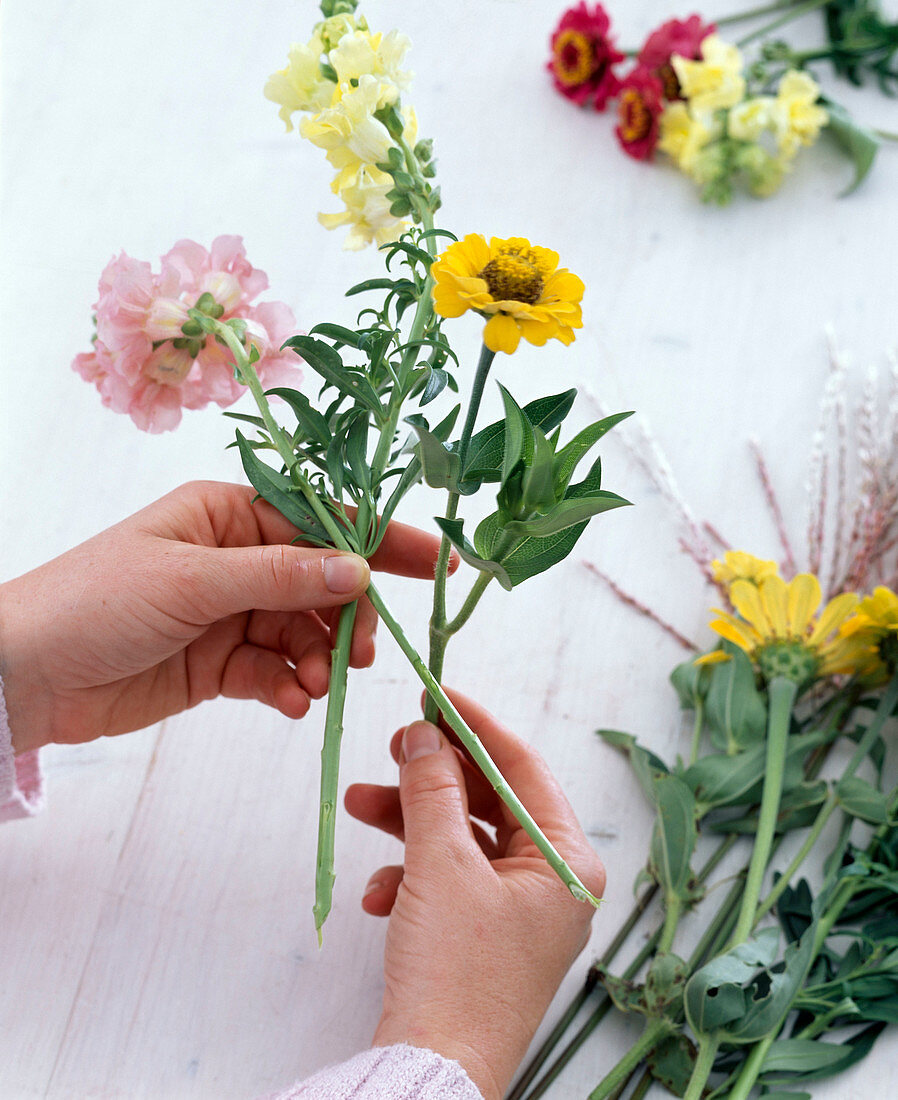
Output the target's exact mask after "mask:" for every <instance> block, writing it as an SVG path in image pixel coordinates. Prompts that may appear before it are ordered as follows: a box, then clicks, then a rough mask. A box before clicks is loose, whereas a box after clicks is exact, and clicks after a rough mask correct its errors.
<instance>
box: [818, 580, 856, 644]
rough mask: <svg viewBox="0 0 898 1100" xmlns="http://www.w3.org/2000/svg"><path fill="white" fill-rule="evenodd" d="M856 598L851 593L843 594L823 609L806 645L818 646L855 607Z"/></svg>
mask: <svg viewBox="0 0 898 1100" xmlns="http://www.w3.org/2000/svg"><path fill="white" fill-rule="evenodd" d="M857 602H858V598H857V596H856V595H855V594H854V593H853V592H843V593H842V594H841V596H836V597H835V598H834V599H832V600H830V601H829V603H828V604H827V605H826V607H824V609H823V611H822V613H821V615H820V618H819V619H818V620H817V625H816V626H815V627H814V629H813V630H812V631H811V636H810V637H809V638H808V645H811V646H814V645H818V646H819V645H820V644H821V643H822V642H823V641H825V639H826V638H827V637H828V636H829V635H830V634H832V632H833V631H834V630H835V629H836V628H837V627H838V626H839V625H840V624H841V623H842V622H843V621H844V620H845V619H847V618H848V616H849V615H850V614H851V612H852V611H854V609H855V608H856V607H857Z"/></svg>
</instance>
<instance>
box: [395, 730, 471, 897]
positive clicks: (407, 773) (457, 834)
mask: <svg viewBox="0 0 898 1100" xmlns="http://www.w3.org/2000/svg"><path fill="white" fill-rule="evenodd" d="M399 798H400V801H401V803H402V819H403V822H404V827H405V869H406V874H420V875H422V876H423V877H424V879H425V880H426V881H429V880H430V879H432V877H433V875H434V873H435V872H437V873H438V872H439V870H440V869H441V868H442V869H445V871H448V872H451V873H452V874H455V873H457V870H458V868H459V866H464V865H470V864H471V861H472V860H474V859H476V860H480V859H482V854H481V852H480V850H479V847H478V845H477V842H476V840H475V838H474V834H473V831H472V829H471V821H470V818H469V817H468V798H467V792H466V791H465V782H464V776H463V774H462V769H461V764H460V762H459V759H458V756H457V755H456V753H455V750H454V749H453V748H452V746H451V745H450V744H449V742H448V741H447V740H446V738H445V737H443V736H442V734H441V733H440V731H439V730H438V729H437V728H436V726H433V725H431V724H430V722H412V724H411V725H410V726H408V727H407V728H406V731H405V734H404V735H403V739H402V753H401V756H400V764H399Z"/></svg>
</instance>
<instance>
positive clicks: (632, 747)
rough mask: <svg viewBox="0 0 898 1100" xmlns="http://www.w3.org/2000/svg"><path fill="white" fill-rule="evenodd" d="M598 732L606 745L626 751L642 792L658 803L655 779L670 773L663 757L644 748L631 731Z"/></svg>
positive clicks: (652, 801)
mask: <svg viewBox="0 0 898 1100" xmlns="http://www.w3.org/2000/svg"><path fill="white" fill-rule="evenodd" d="M596 734H597V736H599V737H601V739H602V740H603V741H604V742H605V744H606V745H611V746H612V747H613V748H615V749H618V750H619V751H620V752H622V753H624V755H625V756H626V757H627V758H628V759H629V761H630V765H631V766H632V768H633V771H634V772H635V773H636V778H637V780H638V781H639V785H640V787H641V788H642V793H643V794H644V795H645V797H646V798H647V799H648V800H649V802H650V803H651V804H652V805H653V806H654V805H657V803H656V802H655V780H656V779H657V778H658V777H659V776H661V775H668V774H669V773H670V770H669V768H668V767H667V765H666V764H665V763H664V761H663V760H662V759H661V757H660V756H656V755H655V754H654V753H653V752H652V751H651V750H650V749H646V748H643V747H642V745H640V744H639V742H638V741H637V740H636V738H635V737H634V736H633V735H632V734H631V733H622V732H621V731H620V730H604V729H602V730H596Z"/></svg>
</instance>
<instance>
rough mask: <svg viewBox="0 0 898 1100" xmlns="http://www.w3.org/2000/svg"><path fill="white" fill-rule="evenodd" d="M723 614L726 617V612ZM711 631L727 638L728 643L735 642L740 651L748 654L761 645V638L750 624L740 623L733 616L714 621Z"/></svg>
mask: <svg viewBox="0 0 898 1100" xmlns="http://www.w3.org/2000/svg"><path fill="white" fill-rule="evenodd" d="M721 614H723V615H726V612H722V613H721ZM711 629H712V630H716V631H717V633H718V634H719V635H720V636H721V638H726V640H727V641H728V642H733V643H734V644H735V645H737V646H739V648H740V649H744V650H745V651H746V653H751V651H752V650H753V649H755V648H756V647H757V646H758V645H760V644H761V640H762V639H761V636H760V635H759V634H758V632H757V631H756V630H754V629H753V628H752V627H751V626H749V624H748V623H743V622H740V621H739V620H738V619H734V618H733V617H732V616H731V615H726V618H721V619H714V620H713V621H712V622H711Z"/></svg>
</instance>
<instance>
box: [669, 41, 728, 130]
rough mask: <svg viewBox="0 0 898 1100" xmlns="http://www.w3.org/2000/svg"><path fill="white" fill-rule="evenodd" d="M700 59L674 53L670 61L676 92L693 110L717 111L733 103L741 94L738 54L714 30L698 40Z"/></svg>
mask: <svg viewBox="0 0 898 1100" xmlns="http://www.w3.org/2000/svg"><path fill="white" fill-rule="evenodd" d="M701 53H702V56H701V60H700V61H692V60H689V59H688V58H685V57H680V56H679V54H674V55H673V56H672V57H671V59H670V63H671V65H672V66H673V70H674V72H675V73H676V74H677V80H678V81H679V82H680V94H681V95H682V96H683V97H684V98H685V99H688V100H689V105H690V107H693V108H694V109H695V110H697V111H717V110H720V109H721V108H727V107H735V106H736V104H737V103H739V102H740V101H741V100H742V98H743V96H744V95H745V77H744V76H743V75H742V54H741V53H740V52H739V49H738V47H737V46H733V45H730V43H729V42H724V40H723V39H722V38H721V37H720V36H719V35H716V34H709V35H708V36H707V37H706V38H705V39H704V40H703V41H702V44H701Z"/></svg>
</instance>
